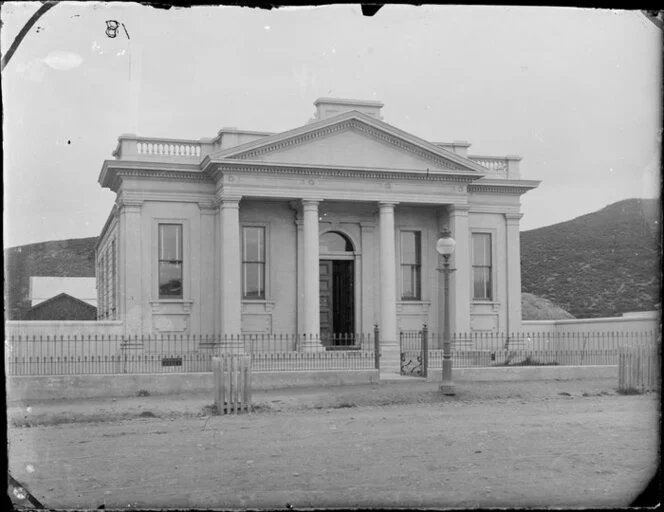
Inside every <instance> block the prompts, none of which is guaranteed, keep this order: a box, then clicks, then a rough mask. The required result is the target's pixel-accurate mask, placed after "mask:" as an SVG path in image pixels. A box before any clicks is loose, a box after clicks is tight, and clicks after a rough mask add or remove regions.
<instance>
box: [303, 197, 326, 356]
mask: <svg viewBox="0 0 664 512" xmlns="http://www.w3.org/2000/svg"><path fill="white" fill-rule="evenodd" d="M318 203H319V201H317V200H312V199H303V200H302V213H303V239H304V240H303V245H304V248H303V251H302V252H303V258H302V259H303V261H302V270H303V275H302V284H303V289H304V304H303V306H304V307H303V314H304V318H303V322H302V325H303V326H304V332H302V333H301V334H304V335H305V336H306V341H305V343H303V344H302V345H301V346H302V349H303V350H307V351H311V350H324V348H323V346H322V345H321V343H320V341H319V336H320V295H319V293H320V292H319V252H320V251H319V243H318ZM312 337H313V341H312Z"/></svg>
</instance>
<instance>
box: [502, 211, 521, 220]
mask: <svg viewBox="0 0 664 512" xmlns="http://www.w3.org/2000/svg"><path fill="white" fill-rule="evenodd" d="M503 215H504V216H505V219H506V220H507V222H510V221H512V222H515V223H518V222H519V220H520V219H521V217H523V213H509V212H506V213H503Z"/></svg>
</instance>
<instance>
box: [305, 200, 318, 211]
mask: <svg viewBox="0 0 664 512" xmlns="http://www.w3.org/2000/svg"><path fill="white" fill-rule="evenodd" d="M300 201H301V202H302V208H303V209H304V210H305V211H312V210H315V211H318V205H319V204H320V202H321V201H322V200H321V199H309V198H307V199H304V198H303V199H301V200H300Z"/></svg>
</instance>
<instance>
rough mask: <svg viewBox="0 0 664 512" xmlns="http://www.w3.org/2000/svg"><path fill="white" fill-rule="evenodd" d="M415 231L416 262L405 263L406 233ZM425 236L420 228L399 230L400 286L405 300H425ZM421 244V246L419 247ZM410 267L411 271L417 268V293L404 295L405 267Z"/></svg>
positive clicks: (415, 282)
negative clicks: (423, 285)
mask: <svg viewBox="0 0 664 512" xmlns="http://www.w3.org/2000/svg"><path fill="white" fill-rule="evenodd" d="M405 233H413V234H415V253H416V258H415V260H416V262H415V263H404V262H403V250H404V234H405ZM422 239H423V237H422V230H420V229H400V230H399V277H400V280H399V287H400V293H399V296H400V300H402V301H405V302H417V301H422V300H423V298H422V297H423V290H422V252H423V240H422ZM418 245H419V247H418ZM406 267H407V268H408V269H409V272H410V273H411V276H412V272H413V269H414V268H416V269H417V271H416V276H417V277H416V280H415V281H414V284H415V288H416V290H415V291H416V293H415V294H414V295H413V296H405V295H404V270H405V268H406Z"/></svg>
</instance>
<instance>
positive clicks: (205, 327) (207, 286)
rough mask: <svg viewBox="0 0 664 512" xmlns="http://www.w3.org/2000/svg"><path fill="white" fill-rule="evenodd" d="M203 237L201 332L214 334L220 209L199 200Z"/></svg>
mask: <svg viewBox="0 0 664 512" xmlns="http://www.w3.org/2000/svg"><path fill="white" fill-rule="evenodd" d="M198 208H199V211H200V217H201V218H200V223H201V237H200V261H201V265H200V274H199V282H200V300H199V305H200V306H199V310H200V331H199V332H200V333H201V334H203V335H205V334H213V333H218V332H219V331H218V330H217V326H215V318H216V317H217V316H218V315H217V314H215V304H218V303H219V302H218V299H217V298H216V297H215V293H216V291H215V289H216V286H215V283H217V282H218V275H219V270H218V269H217V268H216V257H215V248H216V245H217V239H218V236H216V231H217V230H216V229H215V223H216V215H217V212H218V211H219V209H218V207H217V205H216V204H215V203H214V202H213V201H210V202H199V203H198Z"/></svg>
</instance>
